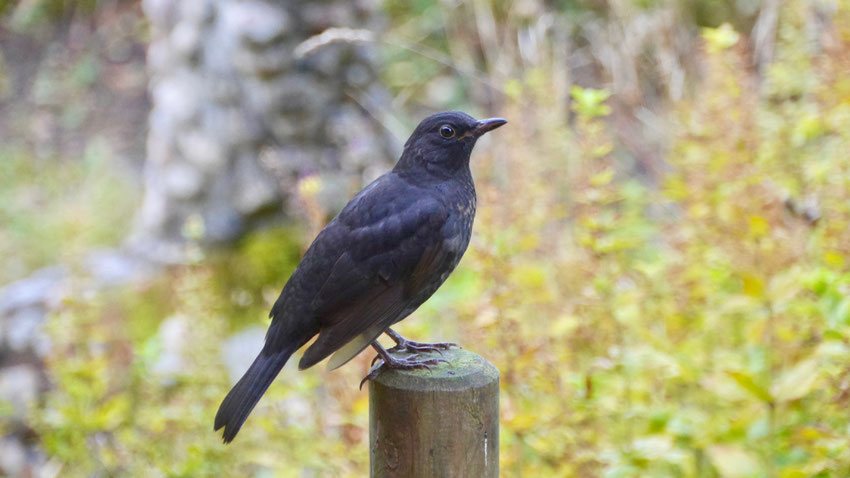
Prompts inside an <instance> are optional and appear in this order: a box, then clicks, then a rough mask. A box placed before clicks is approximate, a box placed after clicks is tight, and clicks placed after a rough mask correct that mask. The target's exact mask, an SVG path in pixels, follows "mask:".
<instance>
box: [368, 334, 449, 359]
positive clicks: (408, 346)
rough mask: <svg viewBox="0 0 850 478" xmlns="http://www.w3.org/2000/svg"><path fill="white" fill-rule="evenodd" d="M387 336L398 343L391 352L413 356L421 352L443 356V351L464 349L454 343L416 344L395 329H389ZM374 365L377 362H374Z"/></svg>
mask: <svg viewBox="0 0 850 478" xmlns="http://www.w3.org/2000/svg"><path fill="white" fill-rule="evenodd" d="M386 334H387V335H389V336H390V338H391V339H393V341H395V343H396V345H395V347H393V348H391V349H389V352H410V353H412V354H416V353H420V352H437V353H439V354H440V355H442V354H443V352H442V351H443V350H447V349H450V348H452V347H457V348H463V347H461V346H460V345H458V344H456V343H454V342H435V343H427V342H414V341H412V340H407V339H406V338H404V337H402V336H401V335H400V334H399V333H398V332H396V331H395V330H393V329H387V331H386ZM372 363H375V362H374V361H372Z"/></svg>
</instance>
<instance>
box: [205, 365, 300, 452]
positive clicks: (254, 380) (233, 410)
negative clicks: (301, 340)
mask: <svg viewBox="0 0 850 478" xmlns="http://www.w3.org/2000/svg"><path fill="white" fill-rule="evenodd" d="M292 352H294V350H283V351H280V352H275V353H271V354H266V353H265V351H263V352H260V355H258V356H257V358H256V359H254V363H252V364H251V368H249V369H248V371H247V372H245V375H243V376H242V378H241V379H239V381H238V382H237V383H236V385H234V386H233V389H232V390H231V391H230V393H228V394H227V396H226V397H224V401H223V402H221V406H220V407H219V408H218V413H216V415H215V430H216V431H218V429H219V428H221V427H224V443H230V441H231V440H233V438H234V437H235V436H236V434H237V433H239V429H240V428H242V424H243V423H245V420H246V419H247V418H248V415H249V414H250V413H251V410H253V409H254V406H255V405H256V404H257V402H258V401H260V397H262V396H263V394H264V393H266V390H267V389H268V388H269V385H271V383H272V381H274V378H275V377H277V374H278V373H279V372H280V369H281V368H283V366H284V364H286V361H287V360H289V356H290V355H292Z"/></svg>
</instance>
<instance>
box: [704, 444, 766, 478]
mask: <svg viewBox="0 0 850 478" xmlns="http://www.w3.org/2000/svg"><path fill="white" fill-rule="evenodd" d="M707 451H708V456H709V457H710V458H711V463H712V464H713V465H714V467H715V468H716V469H717V472H718V474H719V475H720V476H721V477H723V478H748V477H750V476H753V475H756V474H758V473H759V472H760V471H761V470H762V466H761V464H760V463H759V461H758V459H757V458H756V457H755V455H753V454H752V453H750V452H748V451H746V450H743V449H741V448H739V447H736V446H731V445H713V446H710V447H708V449H707Z"/></svg>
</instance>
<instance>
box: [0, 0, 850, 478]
mask: <svg viewBox="0 0 850 478" xmlns="http://www.w3.org/2000/svg"><path fill="white" fill-rule="evenodd" d="M756 3H757V4H754V5H755V6H747V5H744V3H741V2H739V3H732V2H723V1H716V0H692V1H675V0H656V1H638V0H633V1H632V0H630V1H620V2H611V3H602V2H585V1H581V0H579V1H564V2H536V1H524V2H513V3H512V2H502V1H498V0H472V1H469V2H440V3H432V2H425V1H415V2H387V3H386V5H385V6H384V8H385V11H386V14H387V15H388V17H389V19H390V22H389V23H390V25H392V28H390V31H389V32H388V33H387V35H386V36H385V41H384V42H383V43H382V47H381V48H382V51H383V55H384V63H383V65H382V68H383V71H382V74H383V75H384V80H385V82H386V84H387V85H388V86H389V87H391V88H392V90H393V91H394V93H395V94H396V95H397V97H396V98H397V105H398V108H399V109H400V110H407V111H415V110H418V109H421V108H423V107H430V108H434V109H442V108H447V107H454V108H461V109H468V110H471V111H474V112H476V113H479V112H484V111H488V110H490V111H492V112H494V113H498V114H499V115H500V116H504V117H506V118H509V119H510V121H511V122H510V124H509V125H508V126H507V127H505V128H503V129H500V130H499V132H498V134H494V135H493V136H492V137H491V138H488V140H487V141H486V142H485V143H483V144H482V145H481V146H479V147H478V148H477V150H476V154H475V155H474V160H473V163H474V164H473V171H474V174H475V176H476V181H477V187H478V190H479V204H480V207H479V215H478V217H477V219H476V226H475V233H474V238H473V242H472V244H471V246H470V250H469V252H468V253H467V255H466V257H465V258H464V260H463V262H462V264H461V267H460V269H459V270H458V271H457V272H456V273H455V274H454V275H453V276H452V278H451V279H450V280H449V282H448V283H447V284H446V286H445V287H443V288H442V289H441V290H440V291H439V292H438V293H437V295H436V296H435V297H434V298H433V299H432V300H430V301H429V302H428V303H427V304H426V305H425V306H423V307H422V308H421V309H420V311H418V312H416V314H414V316H413V317H411V318H410V319H408V320H407V321H405V322H404V323H403V324H402V325H401V327H400V332H401V333H403V334H405V335H409V336H411V337H415V338H422V339H426V338H427V339H434V340H436V339H452V340H456V341H458V342H461V343H462V344H463V345H464V346H465V348H468V349H471V350H473V351H476V352H478V353H480V354H482V355H484V356H485V357H486V358H488V359H489V360H490V361H492V362H493V363H494V364H496V365H497V366H498V367H499V368H500V370H501V372H502V382H501V387H502V392H501V402H502V407H501V415H502V416H501V423H502V431H501V437H500V439H501V456H500V459H501V469H502V473H503V475H504V476H553V477H555V476H564V477H567V476H582V477H583V476H604V477H610V478H613V477H638V476H654V477H655V476H657V477H788V478H791V477H832V476H834V477H841V476H850V448H848V446H847V444H848V440H850V427H848V423H850V422H848V416H847V408H848V405H849V404H850V403H848V402H850V341H848V340H850V5H848V4H847V3H846V2H842V1H835V2H832V3H830V2H826V1H822V2H809V1H806V0H787V1H785V2H781V3H771V2H765V3H758V2H756ZM98 5H100V4H99V3H97V2H83V3H81V4H80V5H79V6H77V7H76V8H75V9H73V11H70V12H69V11H67V10H65V9H63V6H65V7H67V5H66V4H65V3H64V2H50V1H36V2H29V6H30V8H29V10H22V9H21V8H20V7H17V8H13V7H10V6H9V5H7V4H4V3H0V6H2V7H0V10H5V13H4V15H5V19H4V24H5V25H6V28H17V30H16V31H17V32H18V34H24V33H21V32H26V34H31V35H35V34H38V32H39V31H40V30H39V29H40V28H42V27H41V25H43V24H44V23H43V22H50V21H53V20H52V19H55V18H56V17H57V16H59V17H62V16H63V15H98ZM768 8H775V9H776V18H777V21H776V22H775V27H776V28H775V40H774V41H772V42H771V48H770V52H771V53H770V54H765V53H764V50H763V49H761V50H760V49H759V48H761V47H758V45H759V43H758V42H757V41H755V40H754V38H756V37H757V36H754V35H753V33H754V32H758V31H760V30H758V25H759V19H760V18H761V16H760V15H759V13H760V12H763V11H765V9H768ZM107 10H108V9H107ZM130 12H131V13H132V9H131V10H130ZM823 12H826V13H828V21H824V22H821V23H818V22H817V21H816V20H818V19H819V18H821V16H823ZM136 13H137V12H136ZM25 14H28V15H25ZM100 15H103V10H100ZM668 16H669V18H671V19H672V21H668V22H667V23H664V24H665V25H668V26H669V25H673V26H674V27H675V28H672V27H671V29H669V30H663V29H661V30H659V31H656V32H655V33H657V35H656V36H654V37H653V36H652V35H649V37H647V38H649V40H646V41H643V42H641V43H640V44H639V45H636V46H635V47H634V49H633V50H634V51H630V52H626V53H630V54H631V56H628V55H626V56H625V57H624V56H622V55H621V56H617V55H614V56H612V57H611V58H612V59H611V60H610V63H609V66H612V65H613V66H616V65H618V64H621V63H622V62H623V61H624V60H623V58H626V59H630V61H632V64H633V66H634V68H635V71H636V72H637V74H636V76H635V81H632V82H628V81H626V82H625V83H622V82H619V80H618V78H620V77H621V76H622V74H618V73H615V72H613V71H614V70H612V69H610V68H609V69H607V70H606V69H604V68H595V67H591V66H588V67H587V68H584V69H581V68H578V69H576V68H572V69H571V68H568V66H569V65H568V63H569V62H571V61H581V60H580V59H579V60H576V59H575V57H574V56H569V57H567V56H566V54H565V53H564V49H565V47H567V46H568V47H569V48H572V49H573V50H571V51H575V52H579V53H581V52H590V53H588V55H589V57H593V56H594V55H595V53H593V52H594V51H597V52H598V51H606V50H605V48H611V49H614V50H616V48H615V47H616V46H617V45H620V46H621V47H622V45H623V44H622V43H621V42H620V40H622V41H625V42H628V41H630V40H631V39H632V36H631V35H632V34H633V33H634V32H635V31H640V28H638V27H639V26H641V25H644V26H646V25H649V26H653V25H657V23H653V19H657V18H668ZM86 18H88V17H86ZM98 18H100V20H101V21H102V20H103V18H102V17H98ZM129 18H131V19H132V18H136V20H135V21H134V22H131V24H132V25H135V26H136V28H137V30H133V29H130V30H129V31H131V32H135V33H134V34H135V35H138V38H141V39H143V38H144V26H143V24H142V23H141V21H140V20H138V18H137V17H132V15H131V16H130V17H129ZM126 21H130V20H126ZM105 23H107V24H109V22H105ZM636 26H637V27H636ZM122 31H126V29H124V30H122ZM33 32H35V33H33ZM600 32H601V33H600ZM113 33H114V32H113ZM116 34H117V33H116ZM677 35H684V36H681V37H680V36H677ZM688 35H690V36H688ZM606 38H607V41H608V43H605V39H606ZM688 38H690V40H688ZM402 39H404V40H402ZM680 39H683V40H682V41H680ZM81 41H82V40H81ZM594 42H596V43H594ZM600 42H601V43H600ZM98 48H100V47H97V46H95V42H92V43H86V42H85V41H82V44H80V45H77V46H75V47H74V48H70V49H69V51H70V52H71V53H73V54H69V55H64V56H63V55H60V56H59V57H58V58H57V60H56V61H55V62H54V63H53V64H49V66H46V67H45V68H46V72H45V74H44V78H45V80H44V81H45V86H44V87H43V91H42V90H39V91H42V93H39V94H40V95H41V96H38V97H37V98H35V99H34V101H36V104H35V105H34V106H33V108H32V109H31V110H26V111H19V112H16V113H17V114H18V116H20V118H22V119H20V120H19V121H13V118H11V117H10V116H9V115H7V114H5V113H4V115H3V116H4V119H3V122H2V123H3V127H4V137H5V138H6V141H4V144H3V145H2V146H0V185H2V187H0V219H1V220H2V223H3V227H2V230H0V253H2V254H3V256H4V267H3V270H2V271H0V282H8V281H11V280H12V279H14V278H17V277H20V276H23V275H25V274H26V273H28V272H30V271H32V270H34V269H36V268H37V267H39V266H42V265H46V264H50V263H53V262H55V261H57V260H63V261H70V262H72V263H73V260H74V258H75V257H77V256H78V255H79V254H80V252H81V251H83V250H85V249H86V248H89V247H92V246H99V245H111V244H117V243H118V242H119V241H120V239H121V237H122V236H123V234H124V233H125V232H126V230H127V228H128V227H129V223H128V221H127V217H130V216H131V215H132V211H133V209H134V207H135V205H136V203H137V201H138V196H137V193H136V192H134V191H137V189H136V188H137V186H133V184H132V181H130V180H129V179H128V177H127V175H126V174H125V173H124V172H122V171H123V170H126V169H127V168H133V167H134V166H133V165H132V164H127V163H126V162H122V161H121V160H116V159H114V158H115V157H116V156H120V154H119V153H120V152H121V151H122V147H124V146H123V145H122V144H120V143H118V142H117V141H116V140H115V138H116V137H122V136H121V135H122V134H123V133H122V132H120V131H118V132H113V131H110V130H104V129H99V130H97V132H92V131H89V130H88V129H87V127H90V125H91V124H92V123H91V122H92V121H96V119H97V115H96V114H95V113H96V111H97V110H96V108H97V107H96V106H92V105H88V106H87V105H86V102H85V101H68V99H74V100H80V98H85V97H86V96H87V95H91V94H92V88H94V87H95V86H94V85H96V83H97V82H96V79H97V78H99V75H106V74H108V72H106V71H105V70H104V69H103V68H104V67H103V66H102V65H101V64H100V63H99V59H100V58H102V55H108V54H110V53H109V51H103V50H98ZM130 49H131V51H132V47H130ZM621 50H622V48H621ZM621 50H620V52H621V53H622V51H621ZM128 54H131V53H128ZM579 56H580V55H579ZM596 58H597V59H600V58H601V59H603V60H604V58H605V57H604V55H603V56H596ZM665 58H666V59H667V60H664V59H665ZM665 61H666V63H665ZM617 62H620V63H617ZM591 63H592V62H591ZM600 63H601V64H602V65H605V62H604V61H600ZM670 64H672V65H674V66H669V65H670ZM664 65H668V66H667V67H665V66H664ZM643 70H648V72H644V73H642V71H643ZM57 71H70V72H71V73H72V74H69V75H55V73H56V72H57ZM575 71H578V72H579V73H577V74H575V75H574V76H570V75H569V74H567V72H575ZM131 73H132V72H131ZM136 73H138V72H136ZM128 74H129V73H128ZM618 75H620V76H618ZM677 75H678V76H677ZM626 76H628V75H626ZM675 78H683V79H682V80H676V79H675ZM125 81H127V82H129V85H130V86H127V88H128V89H129V90H128V91H130V90H132V88H131V86H132V85H136V86H137V87H138V84H137V83H132V81H138V80H133V77H132V76H130V79H125ZM677 85H678V86H677ZM0 91H2V89H0ZM117 91H118V92H119V93H116V95H118V96H120V91H121V90H120V89H119V90H117ZM132 91H135V90H132ZM128 94H129V93H128ZM38 101H42V103H38ZM142 102H143V101H142ZM641 106H644V107H645V108H644V109H641V108H640V107H641ZM44 111H49V112H50V115H51V116H50V117H51V118H56V117H58V118H59V119H60V121H59V123H58V124H59V126H58V127H57V128H58V130H59V131H62V132H65V133H67V137H68V138H71V139H73V138H79V140H78V142H77V143H79V144H77V143H74V141H71V140H68V141H69V144H61V145H57V144H54V143H50V142H47V143H49V144H44V143H45V141H44V140H39V139H38V137H37V135H34V133H33V131H32V130H27V129H25V127H26V126H27V125H30V126H31V125H32V124H37V123H33V122H31V121H29V120H31V119H33V118H35V119H36V120H37V118H38V116H37V115H38V114H39V112H42V113H43V112H44ZM635 118H638V120H635ZM641 118H643V119H641ZM647 118H650V119H647ZM33 121H35V120H33ZM624 122H625V123H624ZM638 123H640V127H638V126H635V125H637V124H638ZM624 124H625V126H624ZM16 128H17V129H16ZM15 132H18V134H13V133H15ZM36 132H37V131H36ZM62 137H63V138H64V137H66V136H64V135H63V136H62ZM33 138H35V139H33ZM54 138H55V137H54ZM641 148H647V149H648V150H649V151H650V154H641V151H640V150H641ZM311 191H312V188H311V187H305V188H303V191H302V193H303V195H304V198H305V204H313V203H311V202H310V200H309V199H310V197H309V196H310V194H311ZM333 213H334V211H326V214H330V215H332V214H333ZM311 217H312V218H313V219H312V220H313V221H314V222H315V221H316V217H317V216H315V215H312V216H310V215H307V216H305V218H304V219H303V220H302V221H300V222H298V223H297V224H294V225H287V226H284V227H281V228H279V229H271V230H265V231H261V232H258V233H255V234H253V235H252V236H250V237H247V238H246V239H244V240H243V241H242V242H241V243H240V244H239V245H238V246H237V247H236V248H235V249H234V250H231V251H223V252H211V253H208V254H207V255H206V256H199V258H198V260H197V262H195V263H192V264H187V265H184V266H178V267H173V268H172V269H170V270H169V271H168V273H167V274H163V275H161V276H158V277H157V278H154V279H152V280H150V281H147V282H145V283H144V284H141V285H133V286H130V287H118V288H114V289H110V290H108V291H106V292H103V293H99V294H90V293H88V292H87V291H88V290H89V287H88V284H86V283H85V281H84V280H81V281H79V283H76V284H75V285H74V290H73V291H71V293H70V294H68V297H71V299H67V300H66V301H65V302H64V303H63V304H62V305H61V307H60V308H59V312H57V313H56V314H54V315H53V316H51V317H50V319H49V322H48V324H47V325H46V330H47V332H48V333H49V334H50V337H51V339H52V342H53V345H52V351H51V355H50V357H49V361H48V364H47V366H48V373H49V376H50V380H51V383H52V387H51V389H50V390H49V391H48V392H47V393H46V395H44V398H43V399H42V400H40V401H39V402H37V403H36V404H34V405H33V406H32V407H31V409H30V410H29V412H28V420H29V423H30V424H31V425H30V426H31V430H32V434H33V440H36V441H37V442H38V443H39V444H40V446H42V447H43V449H44V450H45V452H46V456H47V460H48V461H47V465H46V470H48V471H52V472H54V473H56V474H55V475H54V476H71V477H73V476H256V477H266V476H282V477H288V476H293V477H295V476H298V477H302V476H363V475H364V474H365V473H366V470H367V469H368V436H367V435H368V427H367V425H368V424H367V420H368V418H367V406H368V403H367V392H366V391H362V392H361V391H358V389H357V383H358V382H359V380H360V378H361V377H362V376H363V375H364V374H365V373H366V371H367V369H368V362H369V360H370V359H371V356H368V355H367V354H363V356H361V357H358V358H357V359H356V360H355V361H353V362H352V363H351V364H349V365H348V366H346V367H344V368H343V369H341V370H338V371H334V372H326V371H325V370H323V368H322V367H315V368H314V369H311V370H308V371H305V372H303V373H297V372H296V370H295V367H294V365H293V364H292V363H290V364H288V365H287V367H286V368H285V369H284V371H283V372H282V373H281V375H280V377H279V379H278V380H277V381H276V383H275V385H274V386H273V387H272V388H271V389H270V390H269V392H268V393H267V395H266V397H265V398H264V399H263V400H262V401H261V403H260V404H259V406H258V407H257V408H256V409H255V411H254V412H253V414H252V416H251V418H250V419H249V422H248V424H247V426H246V427H245V428H244V429H243V431H242V432H241V433H240V435H239V438H238V439H237V440H236V441H235V442H234V443H233V444H232V445H230V446H227V447H225V446H222V445H221V443H220V440H219V438H218V437H217V436H216V435H215V434H214V433H212V429H211V428H212V425H211V424H212V417H213V416H214V414H215V410H216V408H217V406H218V404H219V402H220V400H221V398H222V397H223V396H224V394H225V393H226V391H227V390H228V388H229V386H230V378H229V376H228V374H227V373H224V372H223V370H224V362H223V358H222V351H221V350H222V343H223V341H224V340H225V338H227V337H228V336H229V335H230V334H231V333H234V332H238V331H241V330H244V329H246V328H260V329H264V328H265V326H266V319H265V316H266V314H267V311H268V309H269V307H270V304H271V303H272V301H273V300H274V299H275V297H276V294H277V292H278V291H279V289H280V288H281V287H282V285H283V283H284V281H285V279H286V278H287V277H288V274H289V273H290V272H291V270H292V269H293V267H294V265H295V264H296V263H297V260H298V258H299V255H300V253H301V251H302V250H303V248H304V247H305V246H306V244H308V242H309V240H310V239H311V238H312V234H311V232H310V231H311V230H315V228H316V227H318V226H319V225H320V224H311V223H310V218H311ZM318 217H321V215H319V216H318ZM319 220H320V219H319ZM166 324H167V325H166ZM164 328H170V330H172V332H168V333H166V332H167V331H165V330H164ZM173 330H177V332H176V333H173ZM173 336H176V337H179V338H180V340H178V343H176V344H174V343H170V342H169V339H168V337H173ZM174 350H176V351H177V356H178V357H179V363H180V366H179V367H178V368H177V370H176V371H175V370H172V371H170V372H168V373H163V372H162V368H161V361H162V358H163V356H165V355H167V354H168V353H171V352H172V351H174ZM5 411H7V412H10V411H9V409H8V407H6V408H5Z"/></svg>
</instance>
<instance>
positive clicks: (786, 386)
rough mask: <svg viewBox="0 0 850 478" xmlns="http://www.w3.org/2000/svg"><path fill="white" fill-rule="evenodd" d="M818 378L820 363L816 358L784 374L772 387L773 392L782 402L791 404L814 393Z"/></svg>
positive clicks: (799, 364)
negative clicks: (813, 388)
mask: <svg viewBox="0 0 850 478" xmlns="http://www.w3.org/2000/svg"><path fill="white" fill-rule="evenodd" d="M817 378H818V361H817V360H816V359H814V358H808V359H806V360H803V361H801V362H799V363H797V364H796V365H794V366H793V367H791V368H790V369H788V370H786V371H784V372H782V374H781V375H780V376H779V377H778V378H777V379H776V381H775V382H774V383H773V386H772V387H771V392H772V394H773V396H774V398H776V400H777V401H780V402H790V401H793V400H797V399H800V398H803V397H804V396H806V395H808V393H809V392H811V391H812V387H814V385H815V381H816V380H817Z"/></svg>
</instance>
